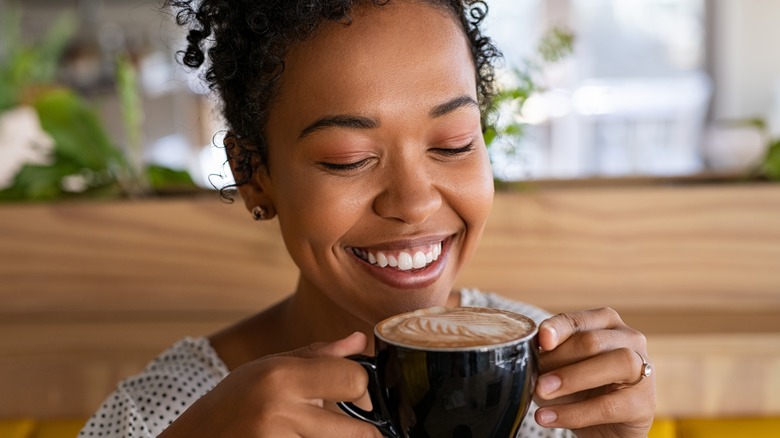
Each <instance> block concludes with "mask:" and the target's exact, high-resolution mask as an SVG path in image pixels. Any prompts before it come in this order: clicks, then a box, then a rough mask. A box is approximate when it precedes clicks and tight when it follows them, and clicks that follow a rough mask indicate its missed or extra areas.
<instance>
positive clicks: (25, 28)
mask: <svg viewBox="0 0 780 438" xmlns="http://www.w3.org/2000/svg"><path fill="white" fill-rule="evenodd" d="M487 3H488V5H489V7H490V13H489V14H488V18H487V22H486V27H487V29H486V31H487V33H488V34H489V35H491V36H492V37H494V39H495V41H496V42H497V44H498V46H499V48H500V49H501V50H502V51H503V53H504V55H505V56H504V60H503V62H502V63H500V65H499V66H498V70H497V73H498V78H499V81H500V85H501V93H500V94H499V96H498V99H497V105H496V106H495V108H493V109H491V111H490V113H489V114H488V121H489V124H488V126H487V130H486V133H485V138H486V143H488V146H489V151H490V154H491V158H492V161H493V165H494V171H495V177H496V181H497V187H498V189H499V190H497V193H496V197H495V203H494V206H493V211H492V213H491V215H490V218H489V220H488V223H487V226H486V229H485V233H484V237H483V239H482V242H481V244H480V247H479V249H478V250H477V252H476V254H475V255H474V258H473V260H471V262H470V264H469V266H468V267H466V268H465V269H464V271H463V273H462V274H461V276H460V278H459V284H457V286H458V287H460V286H463V287H475V286H477V287H480V288H482V289H483V290H486V291H495V292H498V293H501V294H503V295H505V296H507V297H509V298H512V299H517V300H522V301H526V302H530V303H533V304H536V305H539V306H541V307H543V308H545V309H547V310H549V311H551V312H553V313H555V312H563V311H570V310H580V309H584V308H593V307H600V306H610V307H613V308H615V309H617V310H618V311H619V312H620V314H621V316H622V318H623V319H624V320H625V321H626V322H627V323H628V324H629V325H630V326H631V327H634V328H636V329H638V330H640V331H641V332H642V333H644V334H645V335H646V336H647V338H648V343H649V345H650V357H651V359H652V361H653V362H654V365H655V366H656V369H657V370H658V373H657V380H656V383H657V388H658V404H657V419H656V423H655V425H654V428H653V430H652V431H651V434H650V436H651V438H660V437H670V438H676V437H686V438H691V437H708V438H712V437H721V436H723V437H734V436H751V437H764V436H766V437H777V436H780V232H779V231H778V224H780V184H777V183H776V181H778V180H780V56H777V54H776V53H775V51H776V48H775V47H774V46H775V41H778V40H780V26H778V25H777V23H779V22H780V1H777V0H749V1H747V0H743V1H738V0H487ZM184 41H185V34H184V32H183V31H182V30H181V29H179V28H178V27H177V26H175V25H174V23H173V17H172V16H171V14H170V13H169V12H168V11H164V10H160V9H159V2H158V1H157V0H0V437H3V438H5V437H14V438H16V437H19V438H47V437H48V438H52V437H73V436H75V435H76V433H77V431H78V430H79V429H80V428H81V426H82V425H83V424H84V421H86V419H87V418H88V417H89V416H90V415H91V413H92V412H94V411H95V410H96V408H97V407H98V406H99V405H100V403H101V402H102V401H103V399H104V398H105V397H106V395H108V394H109V393H110V392H111V391H112V389H113V388H114V387H115V385H116V383H117V382H118V381H119V380H120V379H122V378H124V377H126V376H128V375H131V374H134V373H137V372H138V371H139V370H141V369H142V368H143V367H144V366H145V365H146V364H147V363H148V362H149V360H151V359H152V358H153V357H155V356H156V355H157V354H159V353H160V352H161V351H162V350H163V349H165V348H166V347H168V346H169V345H171V344H172V343H173V342H175V341H177V340H179V339H181V338H182V337H184V336H203V335H207V334H210V333H213V332H215V331H216V330H219V329H220V328H222V327H225V326H226V325H228V324H231V323H234V322H235V321H236V320H239V319H241V318H244V317H246V316H248V315H249V314H251V313H253V312H255V311H257V310H259V309H263V308H266V307H268V306H270V305H272V304H274V303H275V302H277V301H278V300H280V299H282V298H283V297H285V295H286V293H287V292H288V291H290V290H292V289H293V287H294V285H295V282H296V281H297V277H298V271H297V268H296V267H295V265H294V264H293V263H292V261H291V260H290V258H289V255H288V253H287V251H286V249H285V246H284V242H283V240H282V239H281V237H280V233H279V230H278V224H277V223H276V222H274V221H266V222H255V221H252V220H251V217H250V215H249V213H248V212H247V211H246V210H245V209H244V206H243V205H242V203H241V202H235V203H233V205H230V203H229V202H220V197H219V195H218V194H216V193H214V192H213V191H211V189H213V188H215V187H216V188H219V187H222V186H224V185H225V184H226V183H229V182H230V181H231V180H230V177H229V176H228V175H227V174H226V173H227V169H226V168H225V166H224V161H225V155H224V151H223V150H222V149H221V148H220V147H215V145H221V143H222V136H223V135H224V131H223V130H224V125H223V123H222V122H221V120H220V117H219V114H218V110H217V108H216V107H215V104H214V102H213V100H212V99H211V98H210V97H209V93H208V90H207V88H206V87H205V86H204V84H203V81H202V80H201V79H200V74H201V72H197V71H190V70H189V69H187V68H185V67H182V66H181V65H179V64H178V63H177V62H176V52H177V51H178V50H181V49H182V48H183V43H184ZM518 189H519V190H518ZM157 195H159V196H157ZM179 195H187V196H179ZM96 199H98V200H100V201H106V202H92V201H94V200H96ZM65 200H67V201H74V202H28V201H65Z"/></svg>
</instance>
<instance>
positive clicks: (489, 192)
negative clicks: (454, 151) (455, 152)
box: [452, 150, 494, 233]
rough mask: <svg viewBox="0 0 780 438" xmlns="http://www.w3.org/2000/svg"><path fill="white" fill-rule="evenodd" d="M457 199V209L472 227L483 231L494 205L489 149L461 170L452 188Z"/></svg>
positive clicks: (474, 229)
mask: <svg viewBox="0 0 780 438" xmlns="http://www.w3.org/2000/svg"><path fill="white" fill-rule="evenodd" d="M452 190H453V191H452V192H453V193H454V194H455V195H454V198H455V199H456V200H457V201H456V202H457V205H456V209H457V210H458V211H459V213H460V215H461V216H462V217H463V219H464V220H465V221H466V224H467V225H468V226H469V228H471V229H472V230H471V231H477V232H479V233H481V231H482V228H484V225H485V221H486V220H487V216H488V214H489V213H490V209H491V208H492V206H493V193H494V188H493V171H492V169H491V167H490V160H489V158H488V155H487V150H482V151H480V157H479V159H478V160H475V162H474V164H473V165H472V166H469V167H468V168H465V169H463V170H462V171H461V172H459V178H458V181H457V184H456V185H454V187H453V188H452Z"/></svg>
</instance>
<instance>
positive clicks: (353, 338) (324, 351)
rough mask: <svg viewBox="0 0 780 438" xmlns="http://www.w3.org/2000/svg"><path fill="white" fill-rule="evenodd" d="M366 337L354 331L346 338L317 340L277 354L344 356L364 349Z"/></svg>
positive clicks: (302, 356) (306, 356)
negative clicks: (331, 340) (328, 340)
mask: <svg viewBox="0 0 780 438" xmlns="http://www.w3.org/2000/svg"><path fill="white" fill-rule="evenodd" d="M366 346H367V339H366V335H365V334H363V333H362V332H355V333H352V334H351V335H349V336H347V337H346V338H342V339H339V340H337V341H333V342H317V343H315V344H311V345H307V346H305V347H301V348H298V349H297V350H293V351H290V352H287V353H282V354H280V355H279V356H289V357H300V358H314V357H346V356H350V355H353V354H360V353H362V352H363V351H365V350H366Z"/></svg>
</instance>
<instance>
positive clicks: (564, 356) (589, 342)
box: [539, 327, 647, 373]
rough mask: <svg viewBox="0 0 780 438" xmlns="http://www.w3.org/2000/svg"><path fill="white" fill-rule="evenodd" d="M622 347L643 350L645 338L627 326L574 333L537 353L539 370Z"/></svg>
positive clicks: (548, 369)
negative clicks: (552, 346) (561, 341)
mask: <svg viewBox="0 0 780 438" xmlns="http://www.w3.org/2000/svg"><path fill="white" fill-rule="evenodd" d="M622 347H630V348H633V349H634V350H636V351H639V352H642V351H645V350H646V348H647V338H646V337H645V336H644V335H643V334H642V333H640V332H638V331H636V330H634V329H631V328H629V327H623V328H621V329H619V330H615V329H608V330H593V331H588V332H580V333H575V334H574V335H572V336H571V337H569V339H567V340H566V342H563V343H561V344H560V345H558V346H557V347H556V348H555V349H554V350H551V351H544V352H542V353H541V354H540V355H539V371H540V373H545V372H547V371H552V370H554V369H557V368H561V367H563V366H566V365H571V364H573V363H577V362H581V361H583V360H585V359H589V358H591V357H594V356H598V355H599V354H602V353H604V352H606V351H611V350H616V349H618V348H622Z"/></svg>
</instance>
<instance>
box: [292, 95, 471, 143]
mask: <svg viewBox="0 0 780 438" xmlns="http://www.w3.org/2000/svg"><path fill="white" fill-rule="evenodd" d="M463 107H474V108H477V109H479V104H478V103H477V101H475V100H474V99H473V98H471V97H470V96H465V95H464V96H458V97H456V98H454V99H452V100H449V101H447V102H444V103H442V104H439V105H436V106H435V107H433V109H431V111H430V112H428V115H429V116H430V117H431V118H432V119H436V118H439V117H444V116H446V115H447V114H450V113H452V112H454V111H455V110H457V109H459V108H463ZM331 127H339V128H347V129H374V128H377V127H379V121H377V120H376V119H372V118H370V117H363V116H354V115H348V114H338V115H334V116H326V117H323V118H321V119H318V120H317V121H315V122H314V123H312V124H310V125H308V126H307V127H305V128H303V129H302V130H301V133H300V134H298V139H299V140H300V139H302V138H304V137H306V136H307V135H309V134H311V133H313V132H316V131H320V130H323V129H327V128H331Z"/></svg>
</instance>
